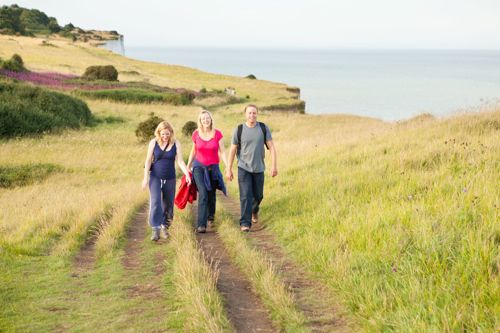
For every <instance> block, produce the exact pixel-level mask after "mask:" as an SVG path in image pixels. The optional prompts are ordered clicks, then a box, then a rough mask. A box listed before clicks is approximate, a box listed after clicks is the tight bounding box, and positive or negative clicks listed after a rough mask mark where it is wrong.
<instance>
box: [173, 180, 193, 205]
mask: <svg viewBox="0 0 500 333" xmlns="http://www.w3.org/2000/svg"><path fill="white" fill-rule="evenodd" d="M189 175H190V176H191V174H189ZM191 179H192V181H191V184H190V185H188V184H187V182H186V176H185V175H184V176H182V179H181V185H180V186H179V191H178V192H177V195H176V196H175V200H174V203H175V205H176V206H177V208H179V209H184V207H186V205H187V203H188V202H189V203H193V201H195V200H196V185H195V184H194V179H193V178H191Z"/></svg>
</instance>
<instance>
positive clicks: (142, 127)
mask: <svg viewBox="0 0 500 333" xmlns="http://www.w3.org/2000/svg"><path fill="white" fill-rule="evenodd" d="M162 121H163V119H162V118H160V117H158V116H155V114H154V113H151V114H150V115H149V118H148V119H146V120H145V121H143V122H141V123H139V126H137V129H136V130H135V136H136V137H137V139H139V141H140V142H143V143H144V142H148V141H149V140H151V139H152V138H154V136H155V134H154V132H155V129H156V127H157V126H158V124H159V123H161V122H162Z"/></svg>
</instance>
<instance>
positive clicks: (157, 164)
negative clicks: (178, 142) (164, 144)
mask: <svg viewBox="0 0 500 333" xmlns="http://www.w3.org/2000/svg"><path fill="white" fill-rule="evenodd" d="M153 154H154V156H155V161H154V162H153V168H152V169H151V176H155V177H157V178H160V179H174V178H175V156H176V155H177V147H176V146H175V143H174V145H173V146H172V148H170V150H167V151H165V152H163V150H162V149H161V148H160V146H159V145H158V142H156V143H155V148H154V150H153ZM159 157H161V158H160V159H158V158H159Z"/></svg>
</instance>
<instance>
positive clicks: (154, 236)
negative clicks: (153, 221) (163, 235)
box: [151, 228, 160, 242]
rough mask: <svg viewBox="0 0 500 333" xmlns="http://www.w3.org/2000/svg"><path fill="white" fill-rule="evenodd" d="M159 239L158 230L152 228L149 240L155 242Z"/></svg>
mask: <svg viewBox="0 0 500 333" xmlns="http://www.w3.org/2000/svg"><path fill="white" fill-rule="evenodd" d="M159 239H160V228H153V229H152V234H151V240H152V241H153V242H156V241H158V240H159Z"/></svg>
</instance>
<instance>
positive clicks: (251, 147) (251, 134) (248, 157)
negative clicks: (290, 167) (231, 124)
mask: <svg viewBox="0 0 500 333" xmlns="http://www.w3.org/2000/svg"><path fill="white" fill-rule="evenodd" d="M266 139H267V141H271V140H272V139H273V138H272V136H271V131H270V130H269V127H267V125H266ZM231 143H232V144H233V145H238V127H236V128H235V129H234V132H233V138H232V139H231ZM265 149H266V148H265V146H264V133H262V128H261V127H260V125H259V123H257V124H256V125H255V127H248V126H247V124H245V123H243V131H242V132H241V150H240V156H239V157H238V167H239V168H242V169H244V170H246V171H248V172H254V173H257V172H264V170H265V169H266V165H265V164H264V156H265Z"/></svg>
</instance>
